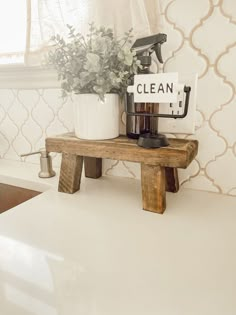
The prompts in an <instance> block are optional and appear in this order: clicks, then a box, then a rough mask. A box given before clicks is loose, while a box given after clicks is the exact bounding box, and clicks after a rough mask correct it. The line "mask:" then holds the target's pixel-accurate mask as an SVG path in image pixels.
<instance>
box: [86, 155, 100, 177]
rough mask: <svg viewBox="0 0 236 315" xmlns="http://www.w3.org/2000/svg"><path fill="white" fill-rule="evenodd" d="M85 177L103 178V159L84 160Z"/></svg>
mask: <svg viewBox="0 0 236 315" xmlns="http://www.w3.org/2000/svg"><path fill="white" fill-rule="evenodd" d="M84 168H85V177H88V178H95V179H96V178H99V177H101V176H102V159H101V158H99V159H97V158H93V157H85V158H84Z"/></svg>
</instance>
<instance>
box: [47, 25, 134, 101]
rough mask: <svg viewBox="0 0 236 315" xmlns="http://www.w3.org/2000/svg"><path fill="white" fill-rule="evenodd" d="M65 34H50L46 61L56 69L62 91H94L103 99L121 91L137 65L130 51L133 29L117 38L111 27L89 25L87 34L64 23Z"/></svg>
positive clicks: (64, 92) (79, 92) (66, 92)
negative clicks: (50, 44) (49, 48)
mask: <svg viewBox="0 0 236 315" xmlns="http://www.w3.org/2000/svg"><path fill="white" fill-rule="evenodd" d="M67 27H68V37H67V38H66V39H65V38H63V37H62V36H60V35H59V34H57V35H56V36H53V37H52V42H53V43H54V49H52V50H51V51H50V52H49V55H48V62H49V64H51V65H53V66H54V67H55V69H56V70H57V72H58V79H59V80H60V81H61V87H62V90H63V94H64V95H67V94H68V93H71V92H74V93H75V94H81V93H96V94H98V95H99V96H100V98H101V99H104V95H105V94H106V93H119V94H121V93H122V92H124V91H125V90H126V87H127V85H128V84H129V80H130V78H131V77H132V76H133V75H134V74H136V73H137V70H138V67H140V64H139V61H138V60H137V57H136V56H135V53H134V52H133V51H131V49H130V46H131V43H132V29H131V30H129V31H128V32H126V33H125V34H124V37H123V38H121V39H117V38H116V37H115V36H114V32H113V30H112V29H110V28H105V27H99V28H97V27H95V25H94V24H93V23H91V24H89V32H88V34H87V35H86V36H83V35H82V34H81V33H78V32H76V30H75V28H74V27H73V26H70V25H67Z"/></svg>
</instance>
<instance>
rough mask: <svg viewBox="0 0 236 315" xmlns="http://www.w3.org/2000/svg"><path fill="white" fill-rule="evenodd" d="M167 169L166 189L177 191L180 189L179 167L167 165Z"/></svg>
mask: <svg viewBox="0 0 236 315" xmlns="http://www.w3.org/2000/svg"><path fill="white" fill-rule="evenodd" d="M165 171H166V191H169V192H173V193H176V192H178V191H179V176H178V169H177V168H175V167H165Z"/></svg>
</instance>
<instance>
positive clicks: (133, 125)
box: [126, 34, 167, 139]
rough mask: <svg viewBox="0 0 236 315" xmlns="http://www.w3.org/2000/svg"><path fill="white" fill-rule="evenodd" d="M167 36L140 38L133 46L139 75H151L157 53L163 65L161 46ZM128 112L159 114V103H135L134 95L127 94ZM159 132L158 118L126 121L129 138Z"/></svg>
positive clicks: (137, 118)
mask: <svg viewBox="0 0 236 315" xmlns="http://www.w3.org/2000/svg"><path fill="white" fill-rule="evenodd" d="M166 40H167V35H166V34H157V35H152V36H148V37H143V38H139V39H137V40H136V41H135V43H134V44H133V46H132V50H133V51H135V52H136V55H137V57H138V60H140V63H141V68H140V70H139V74H150V73H152V72H151V71H150V67H151V65H152V57H151V55H152V53H153V52H155V53H156V57H157V59H158V61H159V63H160V64H163V59H162V55H161V45H162V44H163V43H164V42H166ZM126 102H127V111H128V112H135V113H142V114H145V113H148V114H151V113H158V110H159V104H158V103H155V104H154V103H134V96H133V93H127V99H126ZM157 132H158V118H157V117H150V116H131V115H128V116H127V119H126V133H127V136H128V137H129V138H133V139H138V138H139V136H140V135H141V134H146V133H152V134H156V133H157Z"/></svg>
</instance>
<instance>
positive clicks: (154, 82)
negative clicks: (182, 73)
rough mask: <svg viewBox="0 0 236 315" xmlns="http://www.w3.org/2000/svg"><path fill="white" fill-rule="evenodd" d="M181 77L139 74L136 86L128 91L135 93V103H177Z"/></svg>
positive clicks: (164, 74) (167, 74)
mask: <svg viewBox="0 0 236 315" xmlns="http://www.w3.org/2000/svg"><path fill="white" fill-rule="evenodd" d="M178 79H179V75H178V73H177V72H173V73H157V74H137V75H135V76H134V85H133V86H132V88H131V87H129V88H128V89H127V91H128V92H129V93H134V102H135V103H176V102H177V96H178V91H179V89H180V86H179V85H178Z"/></svg>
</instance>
